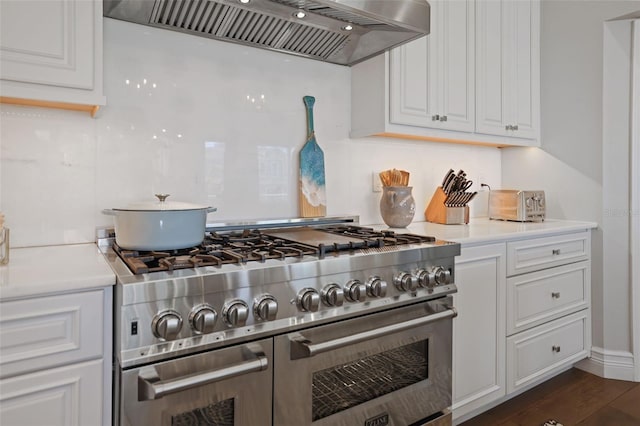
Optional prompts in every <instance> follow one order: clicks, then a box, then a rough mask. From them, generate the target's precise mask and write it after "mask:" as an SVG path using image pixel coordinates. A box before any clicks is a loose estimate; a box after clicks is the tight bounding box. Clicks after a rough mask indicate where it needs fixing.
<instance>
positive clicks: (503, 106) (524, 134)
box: [351, 0, 540, 146]
mask: <svg viewBox="0 0 640 426" xmlns="http://www.w3.org/2000/svg"><path fill="white" fill-rule="evenodd" d="M429 3H430V5H431V33H430V34H429V35H428V36H426V37H423V38H421V39H418V40H414V41H412V42H410V43H407V44H405V45H402V46H399V47H397V48H395V49H393V50H391V51H390V52H389V53H387V54H385V55H379V56H377V57H374V58H372V59H370V60H368V61H365V62H362V63H360V64H356V65H354V66H353V67H352V68H351V70H352V71H351V72H352V74H351V75H352V85H351V90H352V96H351V102H352V111H351V137H354V138H357V137H363V136H373V135H375V136H388V137H400V138H410V139H422V140H432V141H441V142H456V143H460V142H462V143H470V144H481V145H492V146H539V145H540V143H539V139H538V134H539V124H538V123H539V116H540V72H539V65H540V58H539V56H540V55H539V44H540V2H539V0H522V1H512V0H502V1H500V0H461V1H450V0H449V1H447V0H434V1H430V2H429Z"/></svg>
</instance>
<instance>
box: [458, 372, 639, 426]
mask: <svg viewBox="0 0 640 426" xmlns="http://www.w3.org/2000/svg"><path fill="white" fill-rule="evenodd" d="M551 419H553V420H556V421H557V422H558V423H561V424H562V425H563V426H573V425H580V426H640V383H635V382H625V381H621V380H610V379H603V378H600V377H598V376H594V375H593V374H589V373H586V372H584V371H582V370H578V369H576V368H573V369H571V370H568V371H566V372H564V373H562V374H560V375H558V376H556V377H554V378H552V379H551V380H549V381H547V382H544V383H542V384H540V385H538V386H536V387H535V388H533V389H531V390H529V391H527V392H525V393H523V394H521V395H518V396H517V397H515V398H512V399H510V400H509V401H506V402H505V403H503V404H501V405H498V406H497V407H495V408H493V409H492V410H489V411H487V412H485V413H482V414H480V415H479V416H477V417H474V418H472V419H470V420H468V421H466V422H464V423H462V425H463V426H497V425H502V426H515V425H522V426H542V425H543V424H544V422H545V421H547V420H551Z"/></svg>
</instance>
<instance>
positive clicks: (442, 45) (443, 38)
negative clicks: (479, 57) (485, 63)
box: [429, 0, 475, 132]
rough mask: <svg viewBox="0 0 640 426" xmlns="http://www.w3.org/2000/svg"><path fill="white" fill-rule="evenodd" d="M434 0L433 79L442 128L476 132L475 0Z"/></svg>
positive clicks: (432, 88)
mask: <svg viewBox="0 0 640 426" xmlns="http://www.w3.org/2000/svg"><path fill="white" fill-rule="evenodd" d="M429 4H431V11H432V15H431V16H432V21H433V22H434V25H435V26H436V28H435V31H434V32H433V34H432V35H433V42H434V44H435V46H436V49H437V52H436V57H435V58H434V59H433V60H434V62H435V65H436V74H435V75H436V78H435V79H432V80H431V81H430V84H431V92H433V93H437V100H438V102H437V105H438V107H437V114H439V115H440V120H443V121H435V122H434V123H440V126H439V128H441V129H447V130H458V131H466V132H473V130H474V127H475V105H474V98H475V93H474V92H475V69H474V68H475V60H474V56H475V46H474V40H475V1H472V0H464V1H450V0H444V1H436V2H429ZM432 57H433V55H432Z"/></svg>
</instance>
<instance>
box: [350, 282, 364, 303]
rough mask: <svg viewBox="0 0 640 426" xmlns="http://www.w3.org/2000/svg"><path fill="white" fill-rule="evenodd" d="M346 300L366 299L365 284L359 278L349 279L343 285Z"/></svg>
mask: <svg viewBox="0 0 640 426" xmlns="http://www.w3.org/2000/svg"><path fill="white" fill-rule="evenodd" d="M345 290H346V293H345V295H346V296H347V300H348V301H350V302H364V301H365V300H366V299H367V286H365V285H364V284H362V281H360V280H351V281H349V282H348V283H347V285H346V286H345Z"/></svg>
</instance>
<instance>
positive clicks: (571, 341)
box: [507, 310, 590, 393]
mask: <svg viewBox="0 0 640 426" xmlns="http://www.w3.org/2000/svg"><path fill="white" fill-rule="evenodd" d="M588 321H589V315H588V310H582V311H580V312H577V313H575V314H571V315H568V316H566V317H564V318H560V319H558V320H555V321H552V322H549V323H547V324H544V325H541V326H538V327H536V328H532V329H531V330H527V331H523V332H522V333H519V334H516V335H514V336H511V337H508V338H507V393H510V392H513V391H516V390H518V389H520V388H522V387H525V386H527V385H529V384H532V383H534V382H536V381H539V380H541V379H543V378H546V377H549V376H551V375H553V374H555V373H557V372H558V371H559V370H561V369H562V368H564V367H566V366H568V365H570V364H573V363H574V362H576V361H578V360H580V359H582V358H585V357H586V356H587V354H588V347H589V345H590V343H589V342H590V339H589V333H590V330H589V324H588Z"/></svg>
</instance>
